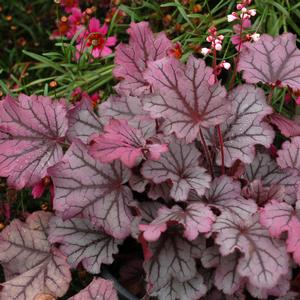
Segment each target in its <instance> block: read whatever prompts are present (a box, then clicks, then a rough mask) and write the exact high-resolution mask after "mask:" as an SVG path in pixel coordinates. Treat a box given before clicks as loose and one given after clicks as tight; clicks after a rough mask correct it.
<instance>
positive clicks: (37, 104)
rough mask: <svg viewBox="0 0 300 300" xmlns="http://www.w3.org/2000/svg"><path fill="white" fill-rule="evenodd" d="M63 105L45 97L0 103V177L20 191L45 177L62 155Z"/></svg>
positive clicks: (20, 98) (63, 131) (23, 96)
mask: <svg viewBox="0 0 300 300" xmlns="http://www.w3.org/2000/svg"><path fill="white" fill-rule="evenodd" d="M66 113H67V111H66V106H65V103H64V102H62V101H60V102H58V101H56V102H55V101H53V100H52V99H51V98H49V97H43V96H31V97H29V96H26V95H20V96H19V99H18V101H16V100H15V99H13V98H11V97H10V96H7V97H6V98H5V99H4V100H3V101H1V104H0V131H1V132H3V133H5V134H6V136H5V137H3V135H1V140H0V176H3V177H8V180H7V182H8V184H9V185H11V186H13V187H15V188H17V189H21V188H23V187H25V186H26V187H29V186H33V185H34V184H36V183H38V182H39V181H40V180H41V179H42V178H43V177H45V176H46V175H47V168H48V167H50V166H53V165H54V164H56V163H57V162H59V161H60V159H61V158H62V156H63V151H62V145H61V144H62V142H63V141H64V136H65V134H66V131H67V126H68V124H67V118H66Z"/></svg>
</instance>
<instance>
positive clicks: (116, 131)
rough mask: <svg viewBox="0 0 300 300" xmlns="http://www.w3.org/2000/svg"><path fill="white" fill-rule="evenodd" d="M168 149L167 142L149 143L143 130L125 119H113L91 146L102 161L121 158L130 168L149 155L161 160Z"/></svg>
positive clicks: (90, 151)
mask: <svg viewBox="0 0 300 300" xmlns="http://www.w3.org/2000/svg"><path fill="white" fill-rule="evenodd" d="M167 151H168V147H167V145H166V144H147V142H146V138H145V137H144V136H143V133H142V131H141V130H140V129H136V128H134V127H132V126H130V125H129V124H128V122H127V121H125V120H111V121H110V123H109V124H107V125H105V127H104V133H102V134H100V135H99V136H98V137H95V138H94V139H93V144H92V145H91V146H90V148H89V153H90V154H91V155H92V156H93V157H94V158H96V159H98V160H100V161H101V162H104V163H105V162H112V161H114V160H116V159H120V160H121V161H122V162H123V163H124V165H126V166H127V167H129V168H132V167H134V166H136V165H137V164H139V163H140V162H141V160H142V159H143V158H144V157H147V156H149V158H150V159H153V160H159V158H160V155H161V153H164V152H167Z"/></svg>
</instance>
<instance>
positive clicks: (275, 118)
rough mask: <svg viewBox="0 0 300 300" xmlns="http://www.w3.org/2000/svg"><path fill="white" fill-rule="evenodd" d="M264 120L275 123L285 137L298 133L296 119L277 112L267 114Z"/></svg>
mask: <svg viewBox="0 0 300 300" xmlns="http://www.w3.org/2000/svg"><path fill="white" fill-rule="evenodd" d="M266 120H267V121H269V122H270V123H271V124H273V125H275V126H276V127H277V128H278V129H279V130H280V132H281V134H283V135H284V136H286V137H291V136H297V135H300V124H299V122H298V121H296V120H290V119H287V118H285V117H284V116H282V115H280V114H277V113H272V114H270V115H268V116H267V118H266Z"/></svg>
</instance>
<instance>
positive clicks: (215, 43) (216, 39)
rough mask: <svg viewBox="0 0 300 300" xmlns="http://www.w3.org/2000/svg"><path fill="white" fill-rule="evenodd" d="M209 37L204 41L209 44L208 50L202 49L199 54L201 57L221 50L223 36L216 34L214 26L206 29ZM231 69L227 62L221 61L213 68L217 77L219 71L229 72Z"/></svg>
mask: <svg viewBox="0 0 300 300" xmlns="http://www.w3.org/2000/svg"><path fill="white" fill-rule="evenodd" d="M208 33H209V36H208V37H207V38H206V41H207V42H209V43H211V46H210V48H202V49H201V53H202V54H203V55H207V54H209V53H212V52H216V51H221V50H222V42H223V40H224V35H223V34H218V32H217V28H216V27H215V26H213V27H211V28H209V29H208ZM230 67H231V65H230V63H229V62H226V61H225V60H223V61H222V62H221V63H220V64H219V65H218V66H215V68H214V69H215V71H216V72H215V73H217V74H216V75H218V74H219V73H220V71H221V69H226V70H229V69H230Z"/></svg>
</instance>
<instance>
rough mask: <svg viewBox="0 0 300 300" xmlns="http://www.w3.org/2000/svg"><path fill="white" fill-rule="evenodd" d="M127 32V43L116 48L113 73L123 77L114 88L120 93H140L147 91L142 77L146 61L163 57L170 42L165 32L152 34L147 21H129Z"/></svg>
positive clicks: (146, 85)
mask: <svg viewBox="0 0 300 300" xmlns="http://www.w3.org/2000/svg"><path fill="white" fill-rule="evenodd" d="M127 32H128V33H129V35H130V38H129V44H127V45H126V44H123V43H121V44H119V45H118V46H117V48H116V55H115V64H116V67H115V68H114V70H113V74H114V76H115V77H117V78H121V79H123V80H122V81H121V82H120V83H119V84H118V85H117V87H116V90H117V91H118V92H119V93H121V94H131V95H141V94H143V93H147V92H149V85H148V84H147V82H146V81H145V80H144V78H143V72H144V71H145V69H146V68H147V65H148V63H149V62H150V61H155V60H157V59H160V58H163V57H165V56H166V55H167V50H168V49H169V48H171V47H172V43H171V41H170V40H169V39H168V38H167V37H166V35H165V33H159V34H157V35H156V36H154V34H153V33H152V31H151V29H150V26H149V23H148V22H140V23H131V24H130V28H129V29H128V30H127Z"/></svg>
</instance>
